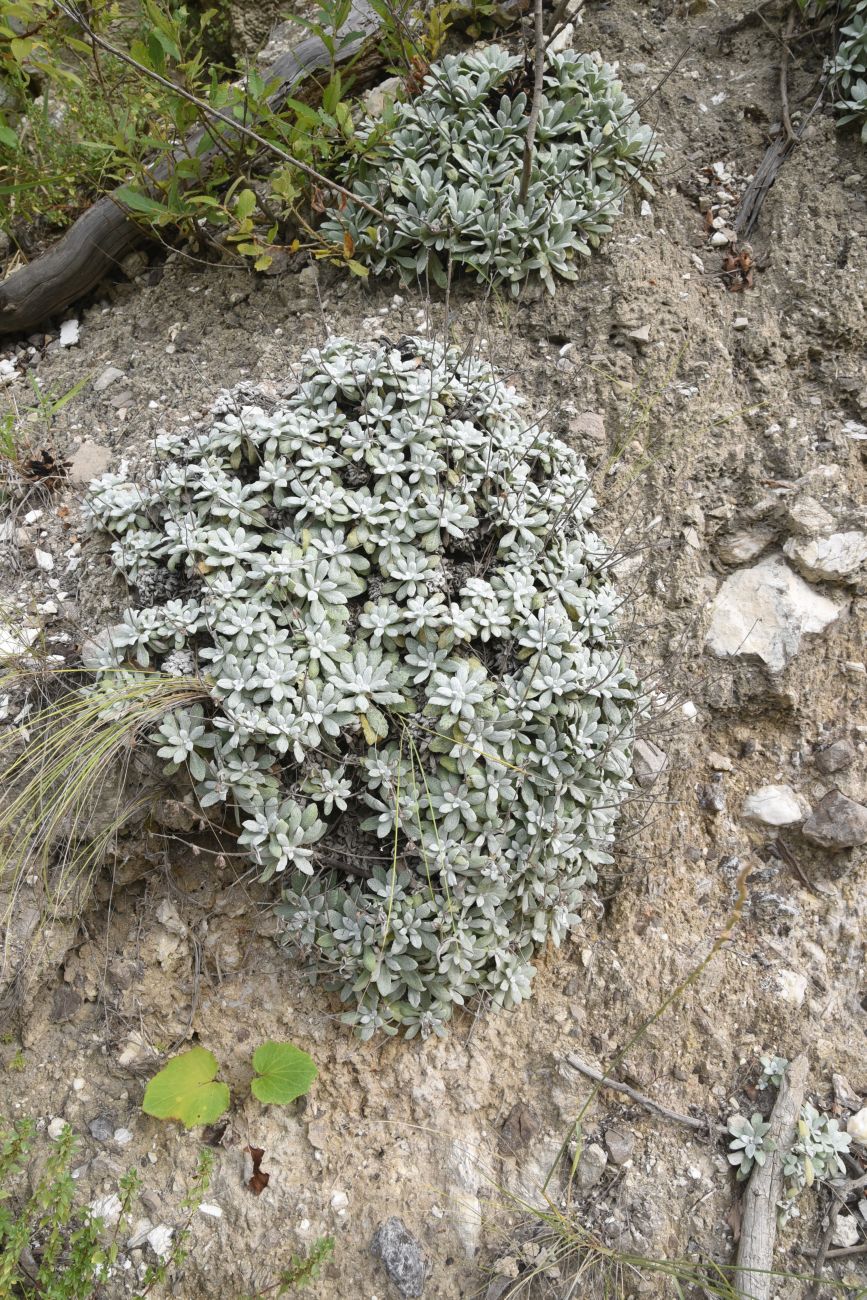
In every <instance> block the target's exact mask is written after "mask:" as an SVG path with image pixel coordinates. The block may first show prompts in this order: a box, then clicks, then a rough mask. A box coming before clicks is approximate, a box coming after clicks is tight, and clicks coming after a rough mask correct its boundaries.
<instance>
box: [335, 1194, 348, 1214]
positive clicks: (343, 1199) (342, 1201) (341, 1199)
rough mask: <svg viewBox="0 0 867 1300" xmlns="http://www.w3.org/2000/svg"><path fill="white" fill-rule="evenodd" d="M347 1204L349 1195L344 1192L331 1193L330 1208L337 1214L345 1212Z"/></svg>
mask: <svg viewBox="0 0 867 1300" xmlns="http://www.w3.org/2000/svg"><path fill="white" fill-rule="evenodd" d="M348 1206H349V1197H348V1196H347V1195H346V1192H341V1191H336V1192H332V1193H331V1208H332V1210H334V1211H335V1212H336V1213H337V1214H345V1213H346V1211H347V1208H348Z"/></svg>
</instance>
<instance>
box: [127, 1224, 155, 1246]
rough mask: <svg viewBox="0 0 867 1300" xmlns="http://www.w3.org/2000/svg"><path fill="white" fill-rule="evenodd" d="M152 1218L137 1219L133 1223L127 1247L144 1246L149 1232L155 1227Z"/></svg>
mask: <svg viewBox="0 0 867 1300" xmlns="http://www.w3.org/2000/svg"><path fill="white" fill-rule="evenodd" d="M153 1226H154V1225H153V1224H152V1223H151V1221H150V1219H147V1218H145V1219H136V1221H135V1223H134V1224H133V1225H132V1232H131V1233H130V1235H129V1237H128V1238H127V1242H126V1244H127V1249H129V1250H135V1248H136V1246H143V1245H144V1244H145V1242H146V1241H147V1239H148V1233H149V1232H150V1231H151V1229H152V1228H153Z"/></svg>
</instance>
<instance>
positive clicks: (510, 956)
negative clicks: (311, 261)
mask: <svg viewBox="0 0 867 1300" xmlns="http://www.w3.org/2000/svg"><path fill="white" fill-rule="evenodd" d="M157 448H158V451H159V454H160V457H161V461H160V463H159V464H157V465H156V466H154V468H153V470H152V472H151V473H150V475H149V476H147V477H146V478H144V479H143V480H142V481H140V482H138V483H133V482H130V481H128V480H127V479H125V478H123V477H120V476H117V475H105V476H103V477H102V478H101V479H99V480H97V481H96V482H95V483H94V484H93V485H92V488H91V491H90V494H89V504H88V509H89V512H90V516H91V521H92V526H93V527H94V528H95V529H97V530H98V531H100V532H105V531H107V532H108V533H109V534H110V535H111V537H112V539H113V540H112V545H111V555H112V558H113V560H114V563H115V564H116V565H117V567H118V569H119V570H120V571H121V572H122V573H123V574H124V576H125V578H126V579H127V581H128V583H129V584H130V587H131V589H132V590H133V591H134V592H135V593H137V595H138V598H139V599H138V601H137V603H136V604H133V605H130V606H129V607H128V608H127V609H126V610H125V612H124V614H123V618H122V621H121V622H119V623H117V624H115V625H114V626H113V627H111V628H109V629H107V631H106V633H105V635H104V636H103V637H102V638H101V640H100V650H99V657H98V662H97V661H94V667H95V668H99V667H100V666H102V667H103V668H104V669H105V671H106V672H108V673H117V672H129V671H143V667H135V668H134V669H133V668H132V667H130V665H138V666H144V665H149V666H154V667H156V666H158V667H159V668H160V670H161V671H163V672H164V671H166V665H167V663H168V662H169V661H171V662H172V663H174V662H176V660H177V657H178V656H186V657H187V660H189V659H190V658H192V659H194V660H195V661H196V662H198V663H199V664H200V665H202V666H203V671H204V673H205V674H206V676H205V680H206V682H207V689H208V694H209V700H208V701H202V702H201V704H200V705H199V704H197V705H196V706H194V708H193V709H190V708H188V707H186V706H184V707H183V708H182V709H179V710H175V711H174V712H173V714H172V715H171V716H169V715H168V714H167V716H166V717H165V719H164V721H162V722H161V723H160V724H159V725H158V726H157V727H156V728H155V731H154V735H153V739H154V743H155V744H156V746H157V749H158V752H159V753H161V755H162V757H163V759H164V760H167V763H168V767H167V770H168V771H169V773H170V774H171V775H172V776H173V778H175V779H181V778H184V777H185V779H186V780H187V781H189V783H190V787H191V789H192V791H193V792H194V794H195V795H196V797H197V798H198V800H199V801H200V804H201V805H202V807H203V808H207V809H208V811H209V815H212V816H213V817H215V818H216V817H217V816H218V815H219V814H220V813H221V811H222V812H223V815H224V817H225V822H224V826H225V827H226V830H227V832H228V831H230V830H231V829H232V828H233V827H234V828H236V829H235V834H236V835H237V844H238V847H239V849H242V850H244V851H245V852H246V853H248V854H249V856H250V858H251V860H252V861H253V862H254V863H255V864H256V865H257V866H258V867H259V868H260V870H261V874H262V878H263V879H269V878H271V877H273V876H275V875H280V876H283V877H284V880H285V882H286V887H285V891H284V903H283V907H282V908H281V914H282V915H283V917H284V918H285V941H286V943H287V946H288V947H289V948H290V950H291V951H293V952H295V953H303V954H304V955H305V956H307V957H308V958H309V961H310V965H311V967H312V969H313V970H314V971H315V972H316V973H318V974H320V975H321V976H324V977H325V979H326V980H327V982H328V985H329V987H331V988H334V989H336V990H337V991H338V992H339V993H340V996H341V998H342V1000H343V1001H344V1002H346V1003H348V1004H349V1006H348V1009H347V1010H346V1012H345V1013H344V1017H343V1018H344V1021H345V1022H346V1023H348V1024H351V1025H354V1026H356V1027H357V1029H358V1032H359V1033H360V1034H361V1035H362V1036H364V1037H366V1038H367V1037H370V1036H371V1035H372V1034H373V1033H374V1032H376V1030H377V1029H383V1030H384V1031H385V1032H388V1033H394V1032H396V1031H397V1029H398V1028H400V1027H401V1026H402V1027H403V1028H404V1029H405V1030H406V1031H407V1032H408V1033H410V1034H416V1033H424V1034H427V1033H430V1032H443V1027H444V1024H445V1022H446V1021H447V1020H448V1019H449V1017H450V1015H451V1014H452V1010H453V1008H454V1007H455V1006H461V1005H463V1004H464V1003H465V1002H466V1001H468V1000H469V999H471V998H472V997H474V996H476V995H477V994H486V995H488V996H489V998H490V1000H491V1001H492V1002H493V1004H494V1005H495V1006H499V1007H511V1006H514V1005H515V1004H516V1003H518V1002H520V1001H521V1000H522V999H523V998H525V997H527V996H528V995H529V993H530V988H531V980H532V977H533V974H534V968H533V966H532V964H531V958H532V955H533V953H534V951H536V950H537V949H538V948H539V947H541V946H542V945H544V944H545V943H546V941H547V940H548V939H549V938H550V939H552V940H553V941H554V942H556V943H559V942H560V941H561V940H562V938H563V937H564V935H566V934H567V933H568V931H569V929H570V927H571V926H572V925H573V924H574V922H575V920H576V918H577V916H578V914H579V908H580V905H581V902H582V897H583V891H584V889H585V888H586V887H587V886H588V885H592V883H593V882H594V880H595V878H596V869H597V867H598V866H599V865H600V864H605V863H608V862H610V861H611V854H610V847H611V843H612V840H613V835H614V828H615V824H616V819H617V813H618V808H619V805H620V803H621V801H622V799H623V797H624V796H625V794H626V793H627V792H628V790H629V789H630V783H629V775H630V755H631V745H632V730H633V722H634V719H635V716H636V713H637V712H638V711H639V710H640V709H641V708H642V707H643V705H642V693H641V690H640V687H639V685H638V682H637V680H636V678H635V675H634V674H633V673H632V672H631V670H630V669H629V668H628V667H627V666H626V665H625V664H624V661H623V654H622V648H621V645H620V643H619V640H618V635H617V630H616V618H615V616H616V611H617V604H618V601H617V596H616V593H615V592H614V590H613V587H612V586H611V583H610V580H609V571H610V566H609V563H608V552H607V549H606V547H605V546H604V544H603V543H602V542H601V541H600V539H599V538H598V537H597V536H596V535H595V534H594V533H593V532H592V531H591V529H590V528H589V526H588V520H589V517H590V515H591V512H592V509H593V505H594V501H593V497H592V494H591V492H590V487H589V482H588V476H587V473H586V469H585V467H584V464H583V462H582V461H581V460H580V458H579V457H578V456H577V454H576V453H575V452H574V451H573V450H572V449H571V448H570V447H568V446H567V445H566V444H565V443H563V442H562V441H561V440H560V439H558V438H557V437H555V435H554V434H553V433H551V432H550V431H549V430H546V429H545V428H543V427H541V426H540V424H539V422H538V420H535V419H533V418H528V417H525V416H524V415H523V414H522V412H521V401H520V398H519V397H518V395H517V394H516V393H515V392H514V391H513V390H512V389H510V388H509V387H507V386H506V385H505V384H504V383H503V382H502V381H501V380H500V379H499V378H498V377H497V375H496V373H495V372H494V371H493V369H492V368H491V367H490V366H489V365H488V364H486V363H484V362H482V361H480V360H477V359H475V358H474V357H472V356H471V355H469V354H468V353H463V354H461V353H459V352H458V351H457V350H455V351H450V352H448V353H445V352H444V351H443V350H442V349H441V348H440V347H439V346H438V345H434V344H431V343H429V342H427V341H424V340H419V339H414V338H407V339H404V340H402V341H401V343H400V345H399V346H397V347H395V346H392V345H390V344H384V343H383V344H380V345H376V346H372V347H368V346H361V345H357V344H353V343H351V342H349V341H348V340H346V339H340V338H337V339H332V340H330V341H329V342H328V343H327V344H326V345H325V347H324V348H323V350H322V351H321V352H314V353H311V354H309V355H308V356H307V358H306V359H305V362H304V365H303V368H302V371H301V374H300V379H299V382H298V385H297V387H296V388H295V389H294V390H293V392H292V394H291V395H290V396H288V397H287V398H286V399H284V400H283V401H281V402H279V403H270V404H269V403H268V402H267V399H265V398H264V396H263V394H261V393H260V392H257V391H256V390H254V389H250V388H246V389H243V390H242V391H240V392H239V393H236V394H235V395H232V394H224V395H222V396H221V397H220V398H219V399H218V402H217V405H216V407H215V411H214V414H213V416H212V418H211V419H210V420H209V422H208V423H207V424H206V425H205V426H204V427H202V428H199V429H196V430H192V431H191V430H184V431H181V432H179V433H176V434H175V433H166V434H164V435H160V437H159V438H158V441H157ZM343 863H345V864H346V866H345V868H344V870H343V871H342V872H341V871H340V864H343ZM347 876H349V877H350V879H349V880H347Z"/></svg>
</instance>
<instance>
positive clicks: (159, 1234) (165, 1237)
mask: <svg viewBox="0 0 867 1300" xmlns="http://www.w3.org/2000/svg"><path fill="white" fill-rule="evenodd" d="M173 1232H174V1228H170V1227H169V1225H168V1224H167V1223H158V1224H157V1226H156V1227H155V1228H151V1230H150V1232H149V1233H148V1235H147V1243H148V1245H149V1246H150V1248H151V1250H152V1251H153V1253H154V1254H155V1255H156V1257H157V1259H165V1258H166V1256H167V1255H168V1253H169V1251H170V1250H171V1248H172V1234H173Z"/></svg>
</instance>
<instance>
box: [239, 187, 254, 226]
mask: <svg viewBox="0 0 867 1300" xmlns="http://www.w3.org/2000/svg"><path fill="white" fill-rule="evenodd" d="M255 207H256V195H255V194H254V193H253V191H252V190H241V193H240V194H239V195H238V197H237V199H236V201H235V215H236V217H237V218H238V220H239V221H243V220H244V219H245V218H246V217H249V216H250V214H251V213H252V212H253V211H254V210H255Z"/></svg>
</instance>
